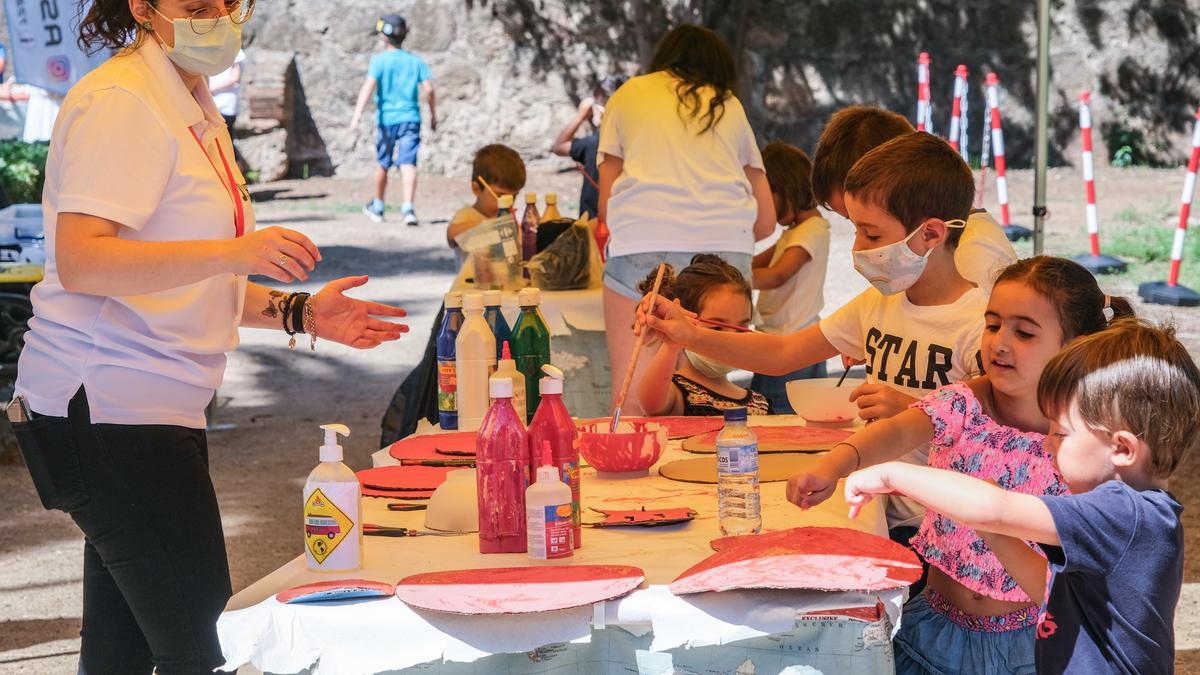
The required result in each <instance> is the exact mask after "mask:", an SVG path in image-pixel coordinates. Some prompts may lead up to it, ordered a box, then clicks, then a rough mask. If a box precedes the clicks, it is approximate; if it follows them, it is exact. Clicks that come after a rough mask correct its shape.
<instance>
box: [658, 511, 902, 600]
mask: <svg viewBox="0 0 1200 675" xmlns="http://www.w3.org/2000/svg"><path fill="white" fill-rule="evenodd" d="M712 545H713V548H715V549H717V552H716V553H714V554H712V555H711V556H709V557H707V558H705V559H704V560H701V561H700V562H699V563H697V564H695V565H693V566H692V567H691V568H689V569H688V570H686V571H685V572H684V573H683V574H680V575H679V577H678V578H677V579H675V581H673V582H671V592H672V593H675V594H676V595H685V594H688V593H703V592H706V591H728V590H734V589H743V588H809V589H814V590H820V591H883V590H889V589H893V588H903V587H904V586H908V585H911V584H912V583H913V582H915V581H917V580H918V579H920V578H921V563H920V561H919V560H917V556H916V555H915V554H914V553H913V552H912V551H910V550H909V549H907V548H905V547H904V546H901V545H900V544H897V543H896V542H894V541H891V540H890V539H885V538H883V537H877V536H875V535H873V534H867V533H865V532H859V531H858V530H851V529H849V528H843V527H796V528H792V529H790V530H783V531H781V532H769V533H766V534H758V535H747V536H743V537H724V538H722V539H717V540H715V541H713V543H712Z"/></svg>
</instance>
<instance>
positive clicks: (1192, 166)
mask: <svg viewBox="0 0 1200 675" xmlns="http://www.w3.org/2000/svg"><path fill="white" fill-rule="evenodd" d="M1195 119H1196V126H1195V128H1194V129H1193V130H1192V155H1191V157H1190V158H1189V159H1188V165H1187V174H1186V175H1185V176H1184V179H1183V194H1182V195H1181V196H1180V199H1179V225H1178V227H1176V228H1175V241H1174V242H1172V244H1171V271H1170V272H1169V273H1168V275H1167V282H1166V283H1165V284H1164V283H1163V282H1161V281H1152V282H1148V283H1144V284H1142V285H1141V286H1139V287H1138V295H1140V296H1141V297H1142V299H1143V300H1145V301H1147V302H1155V303H1158V304H1162V305H1177V306H1183V307H1195V306H1197V305H1200V293H1197V292H1196V291H1193V290H1192V289H1190V288H1188V287H1187V286H1180V285H1179V265H1180V263H1181V262H1182V261H1183V241H1184V237H1185V235H1186V234H1187V226H1188V217H1189V216H1190V215H1191V211H1192V197H1193V196H1195V194H1196V170H1197V167H1200V108H1196V118H1195Z"/></svg>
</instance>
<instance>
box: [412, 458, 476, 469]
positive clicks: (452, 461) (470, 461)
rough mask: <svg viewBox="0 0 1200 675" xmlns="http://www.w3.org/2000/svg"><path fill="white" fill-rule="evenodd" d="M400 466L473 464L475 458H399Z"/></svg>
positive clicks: (470, 465) (472, 465)
mask: <svg viewBox="0 0 1200 675" xmlns="http://www.w3.org/2000/svg"><path fill="white" fill-rule="evenodd" d="M400 466H469V467H474V466H475V458H474V457H471V458H462V459H412V458H406V459H401V460H400Z"/></svg>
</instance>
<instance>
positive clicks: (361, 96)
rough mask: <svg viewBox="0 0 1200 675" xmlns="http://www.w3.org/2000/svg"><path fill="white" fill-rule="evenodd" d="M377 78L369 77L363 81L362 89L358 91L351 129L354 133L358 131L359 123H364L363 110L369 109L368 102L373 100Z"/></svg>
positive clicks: (351, 119)
mask: <svg viewBox="0 0 1200 675" xmlns="http://www.w3.org/2000/svg"><path fill="white" fill-rule="evenodd" d="M375 84H376V83H375V78H373V77H370V76H368V77H367V79H365V80H363V83H362V87H361V88H359V90H358V102H356V103H355V104H354V116H353V117H351V118H350V129H351V130H352V131H353V130H355V129H358V124H359V122H361V121H362V115H363V110H364V109H365V108H366V107H367V101H369V100H371V94H374V93H375Z"/></svg>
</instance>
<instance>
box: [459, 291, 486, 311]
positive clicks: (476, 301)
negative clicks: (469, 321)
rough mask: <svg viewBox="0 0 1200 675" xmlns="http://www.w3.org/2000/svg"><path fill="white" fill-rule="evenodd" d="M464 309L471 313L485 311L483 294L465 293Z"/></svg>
mask: <svg viewBox="0 0 1200 675" xmlns="http://www.w3.org/2000/svg"><path fill="white" fill-rule="evenodd" d="M462 303H463V309H465V310H467V311H468V312H470V311H479V312H482V311H483V294H482V293H464V294H463V300H462Z"/></svg>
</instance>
